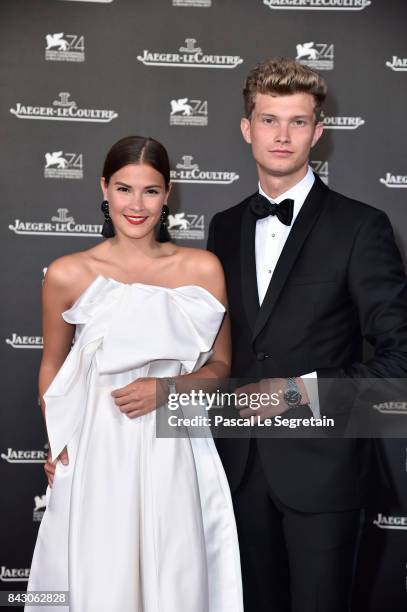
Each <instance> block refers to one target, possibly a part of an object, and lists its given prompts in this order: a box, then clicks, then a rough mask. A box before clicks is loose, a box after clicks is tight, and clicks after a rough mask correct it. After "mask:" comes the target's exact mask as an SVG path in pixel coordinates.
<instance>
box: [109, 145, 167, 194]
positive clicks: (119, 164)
mask: <svg viewBox="0 0 407 612" xmlns="http://www.w3.org/2000/svg"><path fill="white" fill-rule="evenodd" d="M128 164H148V165H149V166H151V167H152V168H154V170H157V172H159V173H160V174H161V175H162V176H163V178H164V182H165V188H166V189H168V186H169V184H170V162H169V159H168V153H167V151H166V149H165V147H163V145H162V144H161V143H160V142H158V140H154V138H146V137H144V136H126V137H125V138H122V139H121V140H118V141H117V142H116V143H115V144H114V145H113V146H112V147H111V149H110V151H109V152H108V154H107V155H106V159H105V163H104V166H103V172H102V176H103V177H104V178H105V181H106V183H109V181H110V177H111V176H112V175H113V174H114V173H115V172H117V171H118V170H120V168H123V166H127V165H128Z"/></svg>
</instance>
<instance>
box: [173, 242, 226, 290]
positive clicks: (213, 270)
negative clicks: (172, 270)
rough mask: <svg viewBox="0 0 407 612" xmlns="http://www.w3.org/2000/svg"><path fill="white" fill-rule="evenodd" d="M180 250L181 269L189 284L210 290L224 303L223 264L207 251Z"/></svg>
mask: <svg viewBox="0 0 407 612" xmlns="http://www.w3.org/2000/svg"><path fill="white" fill-rule="evenodd" d="M180 248H182V250H180V252H179V256H180V261H181V266H180V268H181V269H182V270H183V271H184V275H185V277H186V278H187V279H188V282H190V283H193V284H196V285H200V286H202V287H204V288H205V289H208V291H210V292H211V293H213V294H214V295H216V296H217V297H219V299H222V301H223V298H224V285H225V278H224V273H223V268H222V264H221V262H220V261H219V259H218V258H217V257H216V255H214V254H213V253H211V252H210V251H206V250H205V249H197V248H189V247H180Z"/></svg>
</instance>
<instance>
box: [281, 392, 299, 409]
mask: <svg viewBox="0 0 407 612" xmlns="http://www.w3.org/2000/svg"><path fill="white" fill-rule="evenodd" d="M301 398H302V395H301V393H300V392H299V391H296V390H295V389H288V391H286V392H285V393H284V399H285V401H286V402H287V404H288V405H289V406H296V405H297V404H299V403H300V401H301Z"/></svg>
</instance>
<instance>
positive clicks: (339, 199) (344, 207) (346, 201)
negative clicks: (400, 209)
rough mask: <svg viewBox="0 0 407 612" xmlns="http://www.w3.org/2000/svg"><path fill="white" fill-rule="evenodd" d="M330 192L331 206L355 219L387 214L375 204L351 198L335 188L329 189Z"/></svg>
mask: <svg viewBox="0 0 407 612" xmlns="http://www.w3.org/2000/svg"><path fill="white" fill-rule="evenodd" d="M328 194H329V199H330V203H329V204H330V207H332V208H335V209H336V210H338V211H339V212H340V213H341V214H344V215H346V216H347V215H349V216H351V217H352V218H353V219H354V220H356V219H360V220H364V219H369V218H372V217H383V216H387V215H386V213H385V212H384V211H383V210H381V209H380V208H376V207H375V206H372V205H371V204H367V203H366V202H362V201H361V200H357V199H356V198H351V197H349V196H347V195H345V194H343V193H339V192H338V191H334V190H333V189H329V191H328Z"/></svg>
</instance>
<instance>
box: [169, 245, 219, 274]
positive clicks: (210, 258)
mask: <svg viewBox="0 0 407 612" xmlns="http://www.w3.org/2000/svg"><path fill="white" fill-rule="evenodd" d="M178 249H179V258H180V261H181V262H182V264H183V265H184V266H185V267H186V268H187V269H189V271H192V272H196V273H198V274H213V273H220V272H221V271H222V264H221V263H220V260H219V259H218V257H216V255H214V254H213V253H211V252H210V251H206V250H205V249H198V248H195V247H178Z"/></svg>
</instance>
